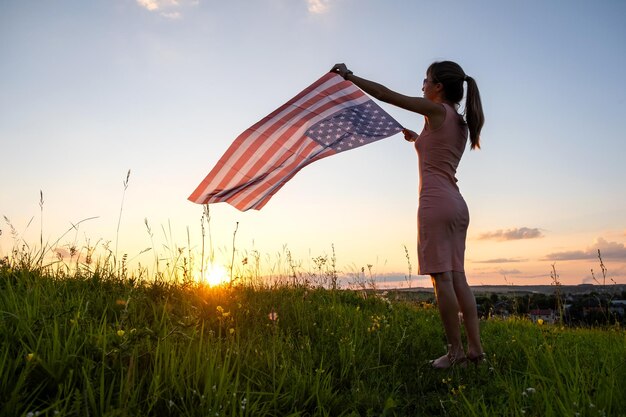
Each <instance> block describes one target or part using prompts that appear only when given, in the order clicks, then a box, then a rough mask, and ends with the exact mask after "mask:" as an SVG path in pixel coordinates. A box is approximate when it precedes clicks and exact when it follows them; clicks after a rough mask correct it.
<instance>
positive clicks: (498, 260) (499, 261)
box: [474, 258, 528, 264]
mask: <svg viewBox="0 0 626 417" xmlns="http://www.w3.org/2000/svg"><path fill="white" fill-rule="evenodd" d="M527 260H528V259H516V258H495V259H487V260H484V261H474V263H477V264H508V263H511V262H526V261H527Z"/></svg>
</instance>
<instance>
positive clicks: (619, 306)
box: [609, 300, 626, 316]
mask: <svg viewBox="0 0 626 417" xmlns="http://www.w3.org/2000/svg"><path fill="white" fill-rule="evenodd" d="M624 311H626V300H613V301H611V305H609V312H611V313H613V314H617V315H618V316H623V315H624Z"/></svg>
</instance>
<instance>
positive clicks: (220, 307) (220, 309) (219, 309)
mask: <svg viewBox="0 0 626 417" xmlns="http://www.w3.org/2000/svg"><path fill="white" fill-rule="evenodd" d="M217 312H218V313H220V314H222V313H223V312H224V308H223V307H222V306H217Z"/></svg>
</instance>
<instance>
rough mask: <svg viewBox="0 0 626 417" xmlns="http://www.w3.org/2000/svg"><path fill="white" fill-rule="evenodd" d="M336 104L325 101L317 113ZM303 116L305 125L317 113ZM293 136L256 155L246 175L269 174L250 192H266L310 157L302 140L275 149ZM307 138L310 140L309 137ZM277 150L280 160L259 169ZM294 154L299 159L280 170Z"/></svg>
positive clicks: (285, 135) (301, 121) (278, 141)
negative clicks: (263, 168) (255, 159)
mask: <svg viewBox="0 0 626 417" xmlns="http://www.w3.org/2000/svg"><path fill="white" fill-rule="evenodd" d="M355 95H356V94H351V95H348V96H345V97H343V98H342V99H341V103H345V102H346V101H349V100H352V99H354V98H358V97H354V96H355ZM359 96H361V95H359ZM336 106H337V101H335V102H329V103H325V104H324V105H323V106H321V107H320V108H319V109H318V110H317V113H323V112H324V111H326V110H328V109H332V108H333V107H336ZM303 116H304V117H303V118H302V119H300V120H299V121H298V125H299V126H301V125H303V124H304V123H305V122H307V121H309V120H310V119H312V118H313V117H315V116H316V114H311V113H307V114H304V115H303ZM287 136H288V137H287ZM291 136H292V135H291V134H290V133H289V132H286V133H284V134H283V135H281V136H280V137H278V138H277V139H276V142H274V143H273V146H272V147H271V148H270V149H268V150H267V151H266V153H264V154H263V155H261V156H256V158H258V159H257V162H255V164H254V165H253V167H251V168H250V169H249V170H248V171H247V172H246V173H245V174H244V175H245V176H246V177H248V178H249V179H250V178H254V177H255V176H258V175H259V174H260V172H262V173H266V172H268V173H269V176H268V177H266V178H264V180H263V182H262V183H260V184H255V186H254V187H251V189H250V193H252V192H253V190H254V195H255V196H258V195H261V194H262V193H264V192H265V191H267V190H268V189H270V188H271V187H273V186H274V185H275V183H277V182H279V181H281V180H279V181H273V179H274V178H276V177H277V176H279V175H280V176H282V175H285V174H287V173H289V171H291V170H292V169H294V168H295V167H296V166H297V165H298V164H300V163H301V162H302V161H303V160H305V159H306V158H308V157H309V156H310V155H309V153H310V152H309V150H307V151H306V152H305V153H304V154H303V152H302V151H301V150H298V148H299V147H301V146H302V145H301V142H302V140H298V142H296V143H295V144H293V145H291V147H290V148H289V149H286V148H280V147H278V149H274V148H276V146H274V145H277V146H280V145H281V144H283V143H284V142H285V141H286V140H288V139H289V138H290V137H291ZM306 140H307V141H308V140H309V139H308V138H307V139H306ZM313 145H314V146H317V145H318V144H317V143H316V142H313ZM307 149H308V148H307ZM311 149H312V148H311ZM277 151H280V152H281V154H280V159H279V161H277V162H275V163H273V164H272V165H271V167H269V168H267V169H266V170H264V171H259V169H260V168H262V166H263V165H265V164H266V162H267V160H268V159H270V158H271V157H272V156H274V154H275V153H276V152H277ZM292 155H293V156H295V157H296V158H298V159H296V161H295V162H292V163H290V164H289V165H287V166H286V168H285V167H283V168H281V169H280V170H278V168H279V167H281V165H282V164H284V163H285V161H287V160H289V159H291V158H292ZM290 178H291V177H290ZM247 191H248V190H247V189H246V192H245V194H248V192H247ZM242 193H243V191H242ZM227 201H228V200H227ZM246 201H249V198H247V199H246Z"/></svg>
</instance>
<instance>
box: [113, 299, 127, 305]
mask: <svg viewBox="0 0 626 417" xmlns="http://www.w3.org/2000/svg"><path fill="white" fill-rule="evenodd" d="M115 304H117V305H118V306H125V305H126V301H125V300H115Z"/></svg>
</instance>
